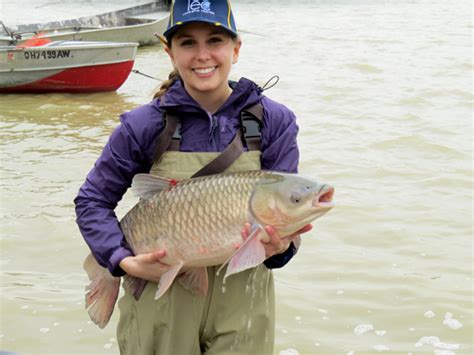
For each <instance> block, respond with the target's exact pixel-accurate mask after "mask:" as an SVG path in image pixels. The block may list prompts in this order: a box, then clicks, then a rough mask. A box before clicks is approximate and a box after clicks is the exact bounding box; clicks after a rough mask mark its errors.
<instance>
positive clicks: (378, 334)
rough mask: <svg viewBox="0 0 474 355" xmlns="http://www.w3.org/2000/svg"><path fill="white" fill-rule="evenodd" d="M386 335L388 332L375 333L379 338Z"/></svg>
mask: <svg viewBox="0 0 474 355" xmlns="http://www.w3.org/2000/svg"><path fill="white" fill-rule="evenodd" d="M385 334H387V331H386V330H376V331H375V335H377V336H379V337H383V336H384V335H385Z"/></svg>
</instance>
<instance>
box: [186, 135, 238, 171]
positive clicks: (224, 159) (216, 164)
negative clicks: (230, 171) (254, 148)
mask: <svg viewBox="0 0 474 355" xmlns="http://www.w3.org/2000/svg"><path fill="white" fill-rule="evenodd" d="M243 152H244V146H243V144H242V130H241V129H239V130H238V131H237V134H236V135H235V137H234V139H233V140H232V142H231V143H230V144H229V145H228V146H227V148H225V149H224V151H223V152H222V153H221V154H219V155H218V156H217V158H215V159H214V160H212V161H211V162H210V163H208V164H207V165H206V166H204V167H203V168H202V169H200V170H199V171H197V172H196V173H195V174H194V175H193V176H191V178H195V177H198V176H206V175H212V174H218V173H221V172H223V171H224V170H226V169H227V168H228V167H229V166H231V165H232V163H233V162H234V161H236V160H237V158H238V157H240V155H241V154H242V153H243Z"/></svg>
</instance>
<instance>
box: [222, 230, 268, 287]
mask: <svg viewBox="0 0 474 355" xmlns="http://www.w3.org/2000/svg"><path fill="white" fill-rule="evenodd" d="M260 233H265V231H264V230H263V228H262V227H261V226H256V227H255V229H254V230H253V231H252V233H251V234H250V236H249V237H248V238H247V240H246V241H245V242H244V243H243V244H242V245H241V246H240V248H239V249H238V250H237V251H236V252H235V253H234V254H233V255H232V257H231V258H230V260H229V265H227V271H226V273H225V276H224V280H225V279H226V278H227V277H229V276H230V275H232V274H236V273H238V272H240V271H243V270H246V269H250V268H252V267H255V266H257V265H260V264H261V263H263V262H264V261H265V257H266V254H265V248H264V247H263V244H262V242H261V241H260V238H259V234H260ZM219 270H220V269H219Z"/></svg>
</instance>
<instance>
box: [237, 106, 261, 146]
mask: <svg viewBox="0 0 474 355" xmlns="http://www.w3.org/2000/svg"><path fill="white" fill-rule="evenodd" d="M240 121H241V122H242V129H243V130H244V139H245V143H246V144H247V148H248V150H260V148H261V144H260V143H261V141H262V139H261V137H262V125H263V106H262V105H261V104H255V105H253V106H250V107H247V108H246V109H245V110H243V111H242V112H241V113H240Z"/></svg>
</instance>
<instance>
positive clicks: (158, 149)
mask: <svg viewBox="0 0 474 355" xmlns="http://www.w3.org/2000/svg"><path fill="white" fill-rule="evenodd" d="M178 125H179V119H178V117H177V116H175V115H170V114H168V113H167V114H166V115H165V128H164V129H163V131H162V132H161V134H160V135H159V136H158V137H157V138H156V139H155V142H156V146H155V152H154V153H153V162H155V163H156V162H157V161H158V160H159V159H160V158H161V156H162V155H163V153H164V152H166V151H167V150H176V151H179V142H180V138H181V137H180V136H176V134H175V132H179V130H177V128H178Z"/></svg>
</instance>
